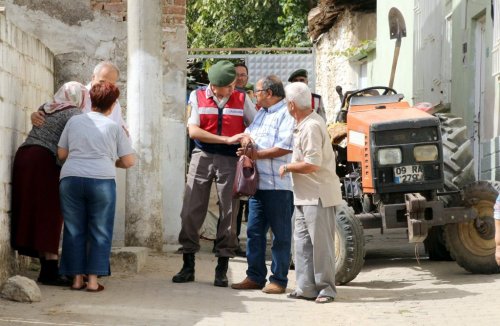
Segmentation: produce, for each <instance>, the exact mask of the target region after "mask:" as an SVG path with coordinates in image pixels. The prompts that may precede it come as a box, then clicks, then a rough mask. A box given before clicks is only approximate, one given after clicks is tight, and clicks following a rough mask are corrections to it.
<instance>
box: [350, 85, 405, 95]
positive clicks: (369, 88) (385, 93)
mask: <svg viewBox="0 0 500 326" xmlns="http://www.w3.org/2000/svg"><path fill="white" fill-rule="evenodd" d="M371 90H384V92H383V93H382V95H387V94H389V93H393V94H397V93H398V92H396V90H395V89H394V88H390V87H386V86H372V87H366V88H362V89H359V90H357V91H354V92H352V93H351V94H349V97H353V96H357V95H358V94H362V93H365V92H367V91H371Z"/></svg>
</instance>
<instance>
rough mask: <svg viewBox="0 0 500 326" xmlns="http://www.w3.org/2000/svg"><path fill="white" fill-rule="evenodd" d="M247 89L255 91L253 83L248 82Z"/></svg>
mask: <svg viewBox="0 0 500 326" xmlns="http://www.w3.org/2000/svg"><path fill="white" fill-rule="evenodd" d="M245 91H253V84H250V83H248V84H246V85H245Z"/></svg>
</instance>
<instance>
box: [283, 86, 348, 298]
mask: <svg viewBox="0 0 500 326" xmlns="http://www.w3.org/2000/svg"><path fill="white" fill-rule="evenodd" d="M285 92H286V99H287V102H288V112H290V115H291V116H293V118H294V119H295V120H296V122H297V125H296V127H295V130H294V138H293V141H294V147H293V155H292V162H291V163H290V164H283V165H282V166H281V167H280V176H281V177H287V176H288V175H289V174H291V175H292V180H293V191H294V204H295V213H294V214H295V215H294V217H295V231H294V240H295V254H296V257H295V271H296V281H297V282H296V289H295V291H293V292H292V293H290V294H289V295H288V297H290V298H296V299H306V300H307V299H310V300H316V302H317V303H327V302H332V301H333V300H334V298H335V296H336V294H337V293H336V290H335V248H334V244H335V243H334V234H335V208H334V206H335V205H339V204H340V203H341V200H342V194H341V192H340V181H339V178H338V176H337V174H336V172H335V154H334V152H333V149H332V145H331V143H330V138H329V137H328V132H327V130H326V125H325V122H324V120H323V119H322V118H321V117H320V116H319V115H318V114H317V113H316V112H314V111H311V91H310V90H309V88H308V87H307V85H305V84H303V83H292V84H289V85H287V87H286V89H285Z"/></svg>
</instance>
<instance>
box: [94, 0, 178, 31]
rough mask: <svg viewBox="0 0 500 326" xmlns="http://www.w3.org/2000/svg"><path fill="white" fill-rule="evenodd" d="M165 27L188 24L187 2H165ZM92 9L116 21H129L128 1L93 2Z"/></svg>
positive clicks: (107, 0)
mask: <svg viewBox="0 0 500 326" xmlns="http://www.w3.org/2000/svg"><path fill="white" fill-rule="evenodd" d="M163 2H164V4H163V27H166V26H170V27H171V26H176V25H183V24H185V22H186V0H163ZM90 6H91V8H92V9H93V10H94V11H96V12H100V13H102V14H104V15H109V16H110V17H112V18H113V19H115V20H116V21H126V20H127V1H126V0H91V1H90Z"/></svg>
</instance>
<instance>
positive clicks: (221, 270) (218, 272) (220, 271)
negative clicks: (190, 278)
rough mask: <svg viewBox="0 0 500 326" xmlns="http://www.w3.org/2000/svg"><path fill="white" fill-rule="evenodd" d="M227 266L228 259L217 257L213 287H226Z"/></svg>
mask: <svg viewBox="0 0 500 326" xmlns="http://www.w3.org/2000/svg"><path fill="white" fill-rule="evenodd" d="M228 265H229V257H219V259H218V260H217V267H215V280H214V285H215V286H220V287H227V285H228V282H227V276H226V274H227V267H228Z"/></svg>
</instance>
